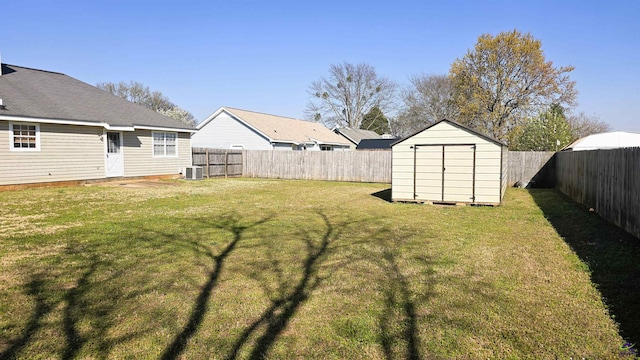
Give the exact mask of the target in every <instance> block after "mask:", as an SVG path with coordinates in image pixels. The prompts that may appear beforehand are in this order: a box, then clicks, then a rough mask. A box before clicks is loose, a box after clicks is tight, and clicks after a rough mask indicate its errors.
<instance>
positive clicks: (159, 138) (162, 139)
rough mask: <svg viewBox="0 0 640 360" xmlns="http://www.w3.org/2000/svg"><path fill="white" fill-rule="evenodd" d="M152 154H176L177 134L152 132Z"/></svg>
mask: <svg viewBox="0 0 640 360" xmlns="http://www.w3.org/2000/svg"><path fill="white" fill-rule="evenodd" d="M153 156H154V157H174V156H178V134H176V133H165V132H154V133H153Z"/></svg>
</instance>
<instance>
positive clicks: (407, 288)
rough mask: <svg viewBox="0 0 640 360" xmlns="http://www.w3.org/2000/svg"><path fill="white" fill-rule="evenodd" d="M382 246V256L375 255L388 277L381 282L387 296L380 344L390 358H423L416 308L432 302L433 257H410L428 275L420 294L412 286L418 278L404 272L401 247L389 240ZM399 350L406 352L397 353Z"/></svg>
mask: <svg viewBox="0 0 640 360" xmlns="http://www.w3.org/2000/svg"><path fill="white" fill-rule="evenodd" d="M382 246H383V247H382V254H381V255H382V256H380V257H377V258H372V260H373V261H374V262H375V263H376V264H377V265H378V266H379V267H380V268H381V270H382V271H383V273H384V274H385V277H386V278H385V280H384V281H382V283H381V284H380V288H381V292H382V293H383V295H384V309H383V311H382V314H381V316H380V319H379V327H380V345H381V346H382V349H383V350H384V354H385V357H386V358H387V359H389V360H391V359H394V358H402V359H411V360H416V359H421V358H422V357H421V355H420V354H421V351H420V343H421V342H420V338H419V329H418V315H417V310H416V309H417V307H419V306H420V305H421V304H422V303H426V302H428V300H429V298H430V297H431V296H433V291H432V287H433V283H432V281H431V279H429V278H430V277H431V275H432V274H433V270H432V268H431V260H430V259H428V258H427V257H425V256H420V257H417V258H414V259H410V261H417V262H420V263H421V266H420V267H421V268H422V272H423V273H424V274H425V275H427V279H424V280H426V281H425V282H424V283H422V282H419V286H420V287H422V286H424V288H421V289H420V294H418V293H416V292H415V290H412V286H411V283H412V282H413V283H414V285H416V284H415V283H416V282H417V281H416V279H413V281H411V280H410V279H409V278H408V277H407V276H406V275H404V274H403V270H402V269H401V266H400V263H399V261H398V257H399V248H398V247H395V248H394V247H392V246H390V245H389V244H386V243H384V244H383V245H382ZM374 259H375V260H374ZM421 280H422V279H421ZM415 287H416V286H414V288H415ZM403 348H404V349H403ZM398 353H400V354H402V353H403V354H402V355H400V356H396V355H394V354H398Z"/></svg>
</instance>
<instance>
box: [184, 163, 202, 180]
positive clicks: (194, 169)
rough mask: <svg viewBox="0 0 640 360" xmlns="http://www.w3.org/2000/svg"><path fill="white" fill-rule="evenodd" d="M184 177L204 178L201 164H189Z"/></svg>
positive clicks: (189, 178) (191, 178) (190, 178)
mask: <svg viewBox="0 0 640 360" xmlns="http://www.w3.org/2000/svg"><path fill="white" fill-rule="evenodd" d="M184 178H185V179H187V180H202V168H201V167H199V166H189V167H187V168H186V169H185V172H184Z"/></svg>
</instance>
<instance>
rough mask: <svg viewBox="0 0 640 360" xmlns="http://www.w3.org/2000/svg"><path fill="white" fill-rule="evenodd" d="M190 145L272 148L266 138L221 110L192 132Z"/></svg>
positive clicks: (223, 147)
mask: <svg viewBox="0 0 640 360" xmlns="http://www.w3.org/2000/svg"><path fill="white" fill-rule="evenodd" d="M234 145H235V146H234ZM240 145H241V146H242V147H240ZM192 146H193V147H202V148H215V149H232V148H233V149H239V148H242V149H244V150H272V149H273V146H272V145H271V142H270V141H269V140H268V139H267V138H265V137H264V136H262V135H260V134H258V133H257V132H255V131H254V130H253V129H251V128H249V127H247V126H246V125H244V124H242V123H241V122H239V121H238V120H236V119H234V118H233V117H232V116H231V115H229V114H227V113H226V112H221V113H220V114H218V116H216V117H215V118H214V119H212V120H211V121H209V123H208V124H206V125H205V126H203V127H202V128H200V130H198V132H197V133H195V134H193V136H192ZM289 150H291V145H289Z"/></svg>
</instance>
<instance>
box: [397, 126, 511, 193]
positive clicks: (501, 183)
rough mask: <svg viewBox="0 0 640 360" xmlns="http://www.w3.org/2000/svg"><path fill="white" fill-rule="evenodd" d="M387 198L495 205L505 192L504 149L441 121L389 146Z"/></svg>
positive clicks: (495, 141)
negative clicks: (390, 167) (389, 177)
mask: <svg viewBox="0 0 640 360" xmlns="http://www.w3.org/2000/svg"><path fill="white" fill-rule="evenodd" d="M391 154H392V155H391V156H392V170H391V199H392V200H393V201H416V202H436V203H471V204H490V205H497V204H499V203H500V202H501V201H502V197H503V196H504V192H505V190H506V187H507V146H506V145H505V144H503V143H502V142H500V141H498V140H495V139H492V138H490V137H488V136H486V135H484V134H481V133H479V132H477V131H475V130H472V129H470V128H468V127H466V126H464V125H461V124H458V123H456V122H454V121H449V120H441V121H438V122H437V123H435V124H432V125H431V126H429V127H427V128H426V129H424V130H421V131H419V132H417V133H415V134H414V135H411V136H409V137H407V138H405V139H403V140H400V141H397V142H396V143H394V144H393V146H392V150H391Z"/></svg>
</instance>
